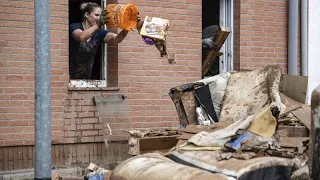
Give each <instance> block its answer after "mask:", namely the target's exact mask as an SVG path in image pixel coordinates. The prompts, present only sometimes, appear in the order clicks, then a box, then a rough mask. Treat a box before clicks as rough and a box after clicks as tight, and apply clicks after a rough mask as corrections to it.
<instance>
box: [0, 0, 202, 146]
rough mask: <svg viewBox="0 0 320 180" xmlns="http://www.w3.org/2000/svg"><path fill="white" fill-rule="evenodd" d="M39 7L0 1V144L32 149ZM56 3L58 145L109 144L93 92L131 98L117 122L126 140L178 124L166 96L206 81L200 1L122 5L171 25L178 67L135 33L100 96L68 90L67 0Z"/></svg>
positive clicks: (121, 48) (115, 59) (112, 60)
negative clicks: (127, 133)
mask: <svg viewBox="0 0 320 180" xmlns="http://www.w3.org/2000/svg"><path fill="white" fill-rule="evenodd" d="M33 2H34V1H33V0H26V1H15V0H10V1H9V0H1V8H0V14H1V23H0V59H1V61H0V77H1V78H0V80H1V84H0V112H1V116H0V132H1V133H0V146H16V145H32V144H34V63H35V61H34V12H33V8H34V4H33ZM50 2H51V7H50V8H51V9H50V10H51V11H50V15H51V17H50V22H51V24H50V29H51V31H50V33H51V90H52V138H53V139H52V140H53V143H54V144H59V143H81V142H101V141H103V136H102V135H103V132H104V131H103V123H101V122H102V121H103V120H101V119H99V118H98V117H99V115H98V113H97V112H96V107H95V104H94V101H93V97H94V96H95V95H109V94H124V95H125V96H127V99H126V100H125V103H126V105H127V106H126V108H127V112H126V113H127V114H128V116H127V118H122V119H121V118H120V119H115V120H114V122H112V125H111V128H112V129H113V134H114V135H115V137H114V139H117V140H119V139H122V138H121V137H123V136H120V135H123V133H122V131H120V129H124V128H130V127H132V128H148V127H172V126H177V125H178V119H177V114H176V111H175V108H174V105H173V103H172V102H171V99H170V98H169V96H168V92H169V89H170V88H171V87H173V86H177V85H181V84H183V83H186V82H190V81H195V80H198V79H199V78H200V77H201V39H200V38H201V21H199V19H201V0H192V1H190V0H166V1H144V0H135V1H120V0H119V1H118V3H133V4H135V5H137V7H138V9H139V11H140V16H141V17H142V18H143V17H144V16H145V15H149V16H157V17H162V18H168V19H170V20H171V27H170V32H169V35H168V41H167V46H168V53H169V54H171V55H173V57H174V58H175V63H172V64H170V63H169V61H168V59H167V58H165V57H164V58H161V57H160V53H159V52H158V50H157V49H156V48H155V46H148V45H145V44H144V43H143V41H142V40H141V37H140V36H139V35H138V33H137V32H136V31H134V32H130V33H129V35H128V37H127V38H126V39H125V40H124V41H123V42H122V43H121V44H119V45H118V46H110V47H109V50H110V51H108V52H109V55H110V56H109V59H108V62H109V68H108V70H109V74H108V75H109V79H108V83H109V85H110V86H111V87H113V88H105V89H103V90H95V91H90V90H81V91H77V90H73V91H70V90H68V81H69V77H68V1H66V0H51V1H50ZM190 16H192V17H193V18H190ZM186 27H188V28H186ZM115 52H117V53H118V56H115V55H114V53H115ZM112 53H113V55H112ZM114 87H118V88H114Z"/></svg>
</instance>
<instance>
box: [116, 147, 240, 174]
mask: <svg viewBox="0 0 320 180" xmlns="http://www.w3.org/2000/svg"><path fill="white" fill-rule="evenodd" d="M150 179H154V180H168V179H170V180H182V179H183V180H194V179H201V180H211V179H216V180H234V178H232V177H228V176H226V175H224V174H219V173H211V172H208V171H205V170H202V169H199V168H194V167H190V166H186V165H183V164H179V163H176V162H174V161H172V160H170V159H169V158H166V157H164V156H161V155H160V154H156V153H152V154H143V155H139V156H135V157H132V158H130V159H128V160H126V161H124V162H122V163H121V164H119V165H118V166H117V167H116V168H115V169H114V170H113V171H112V173H111V176H110V180H150Z"/></svg>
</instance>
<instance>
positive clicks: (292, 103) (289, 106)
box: [280, 93, 301, 116]
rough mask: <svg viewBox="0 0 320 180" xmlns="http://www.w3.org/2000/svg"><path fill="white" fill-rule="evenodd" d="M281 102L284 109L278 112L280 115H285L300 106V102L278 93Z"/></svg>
mask: <svg viewBox="0 0 320 180" xmlns="http://www.w3.org/2000/svg"><path fill="white" fill-rule="evenodd" d="M280 99H281V102H282V103H283V104H284V105H285V106H286V110H285V111H284V112H282V113H281V114H280V116H282V115H285V114H287V113H289V112H291V111H293V110H296V109H298V108H300V107H301V103H299V102H298V101H296V100H294V99H292V98H289V97H288V96H286V95H284V94H283V93H280Z"/></svg>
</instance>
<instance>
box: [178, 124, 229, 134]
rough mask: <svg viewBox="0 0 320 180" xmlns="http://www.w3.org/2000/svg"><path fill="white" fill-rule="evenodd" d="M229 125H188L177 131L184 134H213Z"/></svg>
mask: <svg viewBox="0 0 320 180" xmlns="http://www.w3.org/2000/svg"><path fill="white" fill-rule="evenodd" d="M229 125H230V124H228V123H226V122H217V123H215V125H212V126H201V125H188V126H187V127H186V128H184V129H177V131H181V132H186V133H193V134H196V133H199V132H201V131H207V132H214V131H217V130H220V129H223V128H226V127H227V126H229Z"/></svg>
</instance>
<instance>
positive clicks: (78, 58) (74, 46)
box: [69, 23, 108, 79]
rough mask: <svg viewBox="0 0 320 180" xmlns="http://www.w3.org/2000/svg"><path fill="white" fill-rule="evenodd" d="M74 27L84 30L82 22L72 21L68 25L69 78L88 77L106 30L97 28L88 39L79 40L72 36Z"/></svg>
mask: <svg viewBox="0 0 320 180" xmlns="http://www.w3.org/2000/svg"><path fill="white" fill-rule="evenodd" d="M76 29H81V30H84V28H83V26H82V23H73V24H70V27H69V73H70V79H90V77H91V72H92V66H93V63H94V59H95V56H96V53H97V50H98V49H99V47H100V45H101V43H102V42H103V39H104V37H105V36H106V34H107V33H108V31H106V30H103V29H99V30H97V31H96V32H95V33H94V34H93V36H92V37H91V39H90V40H89V41H82V42H79V41H77V40H75V39H73V38H72V35H71V33H72V32H73V31H75V30H76Z"/></svg>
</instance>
